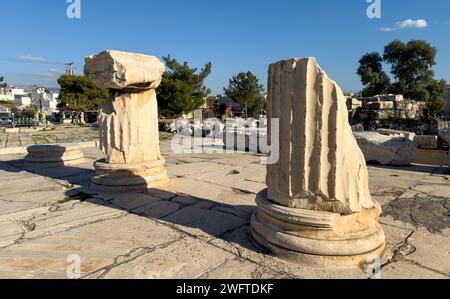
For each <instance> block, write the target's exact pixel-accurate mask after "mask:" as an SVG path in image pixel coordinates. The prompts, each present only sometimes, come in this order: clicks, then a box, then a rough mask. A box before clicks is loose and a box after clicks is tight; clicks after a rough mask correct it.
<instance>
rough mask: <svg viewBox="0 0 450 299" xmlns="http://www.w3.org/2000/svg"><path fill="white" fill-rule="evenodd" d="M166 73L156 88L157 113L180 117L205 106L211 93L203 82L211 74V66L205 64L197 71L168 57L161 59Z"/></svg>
mask: <svg viewBox="0 0 450 299" xmlns="http://www.w3.org/2000/svg"><path fill="white" fill-rule="evenodd" d="M163 60H164V62H165V64H166V67H167V69H168V70H167V71H166V72H165V73H164V75H163V78H162V81H161V85H160V86H159V88H158V106H159V113H160V114H161V115H162V116H164V117H172V118H176V117H180V116H181V115H182V114H183V113H189V112H192V111H194V110H195V109H197V108H199V107H201V106H202V105H204V104H205V99H206V97H207V96H208V95H209V94H210V93H211V91H210V90H209V89H208V88H206V87H205V85H204V81H205V79H206V78H207V77H208V76H209V74H211V68H212V64H211V63H207V64H205V67H204V68H202V69H201V70H200V71H198V69H197V68H190V67H189V65H188V63H187V62H184V63H183V64H181V63H179V62H178V61H177V60H175V59H173V58H171V57H170V55H168V56H167V57H163Z"/></svg>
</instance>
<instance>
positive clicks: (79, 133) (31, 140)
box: [0, 125, 98, 149]
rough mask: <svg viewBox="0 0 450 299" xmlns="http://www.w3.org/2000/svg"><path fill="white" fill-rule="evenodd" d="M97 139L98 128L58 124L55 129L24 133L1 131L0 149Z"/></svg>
mask: <svg viewBox="0 0 450 299" xmlns="http://www.w3.org/2000/svg"><path fill="white" fill-rule="evenodd" d="M25 130H26V129H25ZM97 140H98V129H97V128H91V127H80V126H73V125H56V126H55V129H54V130H45V131H32V130H26V132H22V133H5V132H2V131H0V149H4V148H16V147H27V146H30V145H34V144H54V143H71V142H89V141H97Z"/></svg>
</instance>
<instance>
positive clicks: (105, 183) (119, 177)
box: [92, 160, 170, 192]
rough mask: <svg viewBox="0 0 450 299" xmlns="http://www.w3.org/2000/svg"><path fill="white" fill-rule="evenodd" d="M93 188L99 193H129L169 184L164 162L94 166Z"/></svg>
mask: <svg viewBox="0 0 450 299" xmlns="http://www.w3.org/2000/svg"><path fill="white" fill-rule="evenodd" d="M94 167H95V170H96V173H95V176H94V177H93V178H92V188H93V189H95V190H98V191H112V192H127V191H139V190H146V189H151V188H155V187H161V186H164V185H167V184H169V182H170V181H169V178H168V176H167V171H166V168H165V166H164V160H158V161H154V162H145V163H140V164H109V163H106V162H105V160H101V161H97V162H96V163H95V164H94Z"/></svg>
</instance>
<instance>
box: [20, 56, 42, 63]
mask: <svg viewBox="0 0 450 299" xmlns="http://www.w3.org/2000/svg"><path fill="white" fill-rule="evenodd" d="M17 60H19V61H26V62H45V58H44V57H39V56H31V55H30V54H28V55H20V56H17Z"/></svg>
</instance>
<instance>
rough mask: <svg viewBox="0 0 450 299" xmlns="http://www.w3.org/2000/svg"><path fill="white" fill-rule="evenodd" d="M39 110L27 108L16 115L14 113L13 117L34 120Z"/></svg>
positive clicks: (31, 107) (34, 107)
mask: <svg viewBox="0 0 450 299" xmlns="http://www.w3.org/2000/svg"><path fill="white" fill-rule="evenodd" d="M38 111H39V109H38V108H37V107H36V106H33V105H31V106H27V107H25V108H23V109H22V110H20V111H19V112H18V113H16V115H15V117H16V118H17V119H19V118H32V119H34V118H35V116H36V113H38Z"/></svg>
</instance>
